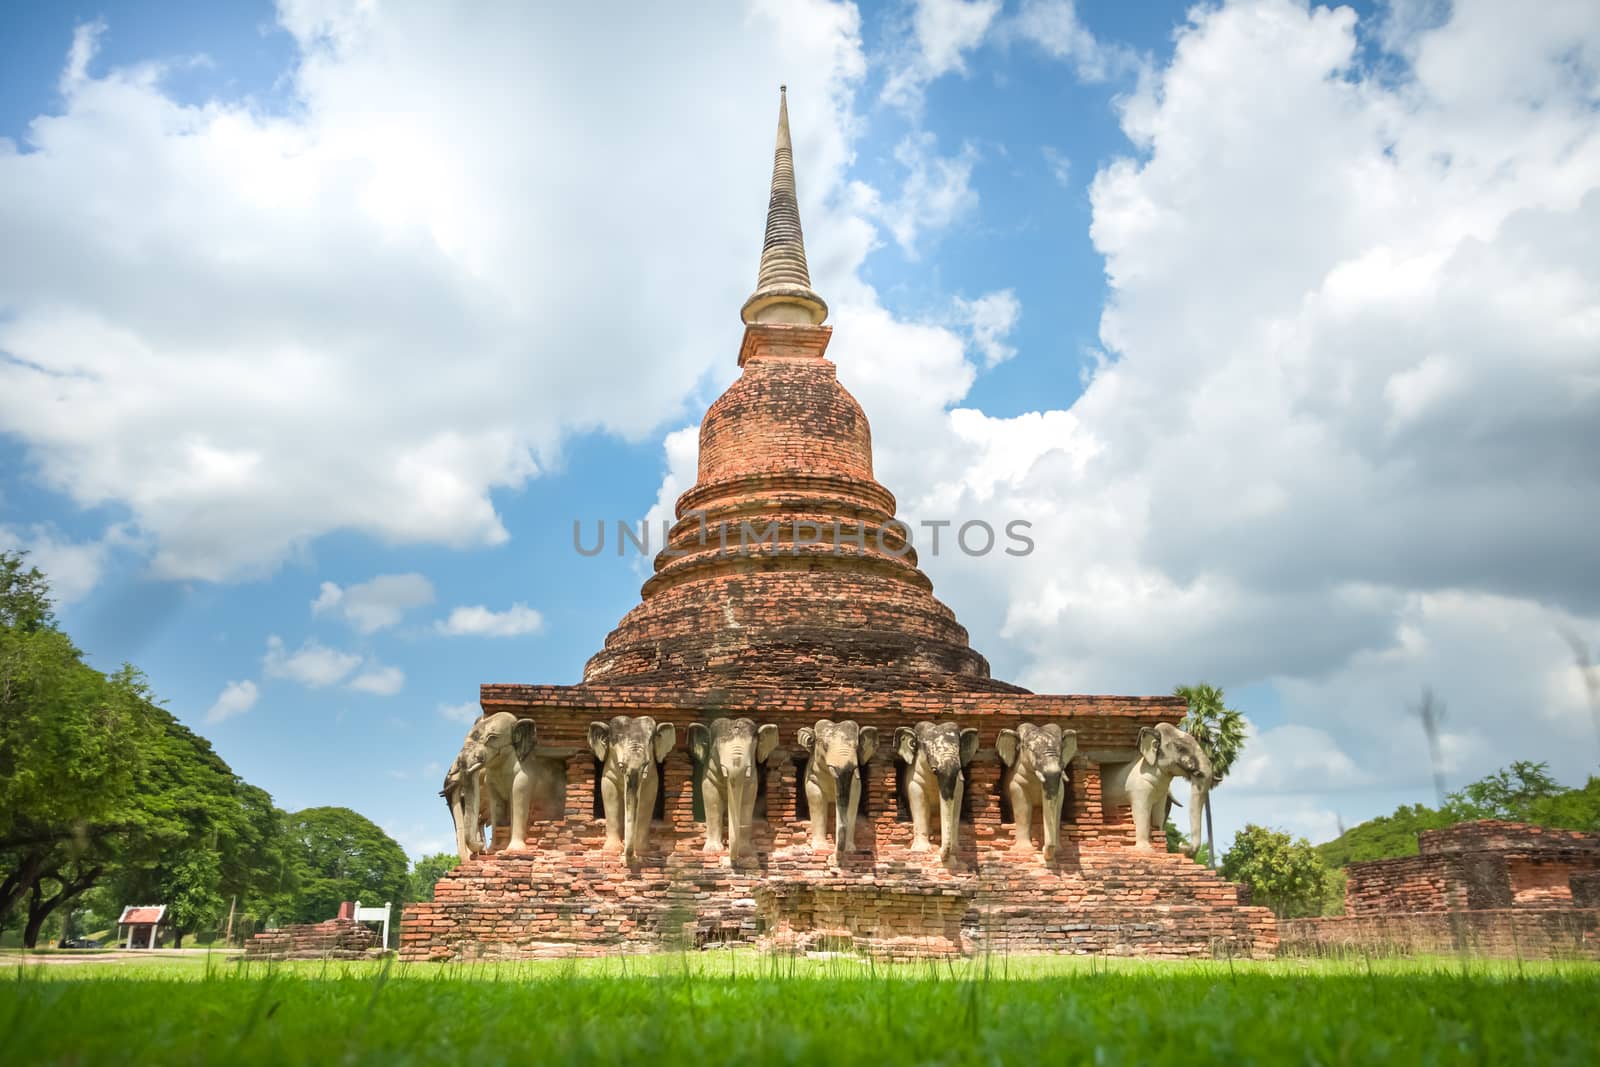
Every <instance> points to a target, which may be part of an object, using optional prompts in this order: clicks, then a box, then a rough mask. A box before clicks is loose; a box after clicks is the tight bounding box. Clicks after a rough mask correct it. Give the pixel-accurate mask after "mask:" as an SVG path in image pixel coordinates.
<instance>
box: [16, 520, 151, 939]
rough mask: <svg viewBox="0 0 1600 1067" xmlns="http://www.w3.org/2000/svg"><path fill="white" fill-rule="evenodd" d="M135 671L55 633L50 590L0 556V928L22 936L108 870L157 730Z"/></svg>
mask: <svg viewBox="0 0 1600 1067" xmlns="http://www.w3.org/2000/svg"><path fill="white" fill-rule="evenodd" d="M141 684H142V682H141V679H139V678H138V676H137V672H135V671H133V670H132V668H124V669H123V670H121V671H119V672H117V673H116V674H114V675H111V676H109V677H108V676H106V675H104V674H101V673H100V672H99V671H96V670H94V669H93V668H92V667H90V666H89V665H88V664H86V663H85V662H84V661H83V655H82V653H81V652H79V651H78V649H77V648H76V647H74V645H73V644H72V641H71V640H70V639H69V638H68V637H67V635H66V634H65V633H63V632H62V631H61V630H60V629H58V628H57V626H56V623H55V614H54V610H53V606H52V604H51V602H50V598H49V584H48V582H47V581H46V580H45V577H44V575H42V574H41V573H40V572H39V570H38V569H37V568H34V567H28V566H26V565H25V561H24V559H23V557H22V556H21V555H20V554H18V553H5V552H0V723H3V724H4V729H0V923H3V922H4V921H6V920H7V919H8V918H9V917H10V915H11V914H12V912H13V911H14V910H15V909H16V908H17V906H18V905H19V904H24V903H25V905H26V919H25V922H24V927H23V939H24V942H25V943H26V944H29V945H30V946H31V945H32V944H34V943H36V942H37V939H38V935H39V931H40V930H41V929H42V927H43V924H44V922H45V920H46V919H47V918H48V917H49V916H50V915H51V914H52V913H53V912H54V911H55V910H56V909H57V908H59V907H61V906H62V905H64V904H68V903H70V902H71V901H72V900H73V899H74V898H76V897H77V896H78V895H80V894H81V893H83V892H84V891H86V890H87V889H89V888H90V887H92V886H93V885H94V884H95V882H96V881H97V880H98V879H99V878H100V877H101V876H102V875H103V874H104V872H105V870H106V867H107V863H108V859H109V853H110V851H111V849H112V847H113V842H114V841H115V839H117V838H119V837H121V836H123V835H126V834H127V833H129V831H130V829H131V828H132V826H133V824H134V820H133V819H131V818H130V817H129V814H128V808H129V807H130V804H131V802H132V799H133V795H134V793H135V791H136V789H137V766H138V761H137V759H136V758H135V756H134V754H135V753H138V752H140V751H142V750H143V749H144V748H145V747H146V746H147V745H148V744H149V742H150V741H151V739H152V738H154V737H155V736H156V735H157V733H158V730H159V727H158V724H157V723H156V722H155V721H154V720H153V719H152V717H151V716H150V715H148V714H147V708H146V704H147V701H146V700H145V694H144V693H143V691H142V689H141Z"/></svg>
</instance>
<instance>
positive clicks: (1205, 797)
mask: <svg viewBox="0 0 1600 1067" xmlns="http://www.w3.org/2000/svg"><path fill="white" fill-rule="evenodd" d="M1210 792H1211V784H1210V783H1209V782H1208V781H1207V780H1206V779H1205V777H1204V776H1202V775H1196V776H1195V777H1193V778H1191V779H1189V843H1188V844H1187V845H1185V846H1184V849H1183V851H1184V854H1185V855H1189V856H1192V855H1194V853H1195V850H1196V849H1198V848H1199V847H1200V817H1201V814H1202V813H1201V809H1202V808H1204V807H1205V806H1206V805H1207V804H1208V803H1210V799H1209V794H1210Z"/></svg>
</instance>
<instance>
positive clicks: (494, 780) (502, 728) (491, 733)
mask: <svg viewBox="0 0 1600 1067" xmlns="http://www.w3.org/2000/svg"><path fill="white" fill-rule="evenodd" d="M537 736H538V730H537V727H535V726H534V724H533V720H532V719H521V718H518V717H517V716H515V715H513V714H511V713H510V712H509V711H501V712H496V713H495V714H493V715H486V716H484V717H483V718H481V719H479V720H478V721H477V722H475V723H473V724H472V729H471V730H469V731H467V737H466V740H465V741H463V742H462V743H461V751H460V752H459V753H457V754H456V758H455V762H453V763H452V764H451V765H450V770H449V771H448V772H447V773H446V774H445V778H444V789H442V790H440V793H439V795H440V796H442V797H444V798H445V803H446V804H448V805H449V806H450V818H451V819H452V820H453V821H454V822H455V827H456V853H457V854H458V855H459V856H460V857H461V858H462V859H463V860H467V859H471V858H472V856H473V854H474V853H477V852H482V851H484V847H483V823H484V820H485V817H487V820H488V822H489V824H490V825H491V826H507V825H509V826H510V827H511V839H510V841H508V842H507V843H506V851H507V852H522V851H525V850H526V849H527V847H528V846H527V844H526V843H525V842H524V841H523V838H524V837H526V836H527V833H528V808H529V805H530V804H531V803H532V801H533V786H534V760H533V748H534V741H535V739H536V738H537ZM484 807H487V808H488V810H487V811H484V810H483V809H484Z"/></svg>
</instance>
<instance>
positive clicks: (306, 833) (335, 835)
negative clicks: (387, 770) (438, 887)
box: [286, 808, 411, 922]
mask: <svg viewBox="0 0 1600 1067" xmlns="http://www.w3.org/2000/svg"><path fill="white" fill-rule="evenodd" d="M288 834H289V839H290V841H291V842H292V845H293V847H294V848H295V850H296V852H297V855H296V857H295V859H296V865H297V867H298V875H299V891H298V892H297V893H295V894H294V899H293V901H292V903H291V904H290V906H289V910H290V912H291V914H289V915H288V916H286V918H287V920H288V921H290V922H320V921H322V920H323V919H331V918H333V917H334V916H335V915H337V914H338V912H339V905H340V903H342V902H343V901H346V900H352V901H353V900H357V899H360V900H362V901H364V902H366V903H368V904H381V903H382V902H383V901H385V900H388V901H393V902H394V903H396V904H398V903H400V902H401V901H403V900H405V899H406V890H407V888H408V887H409V882H410V868H411V864H410V862H409V861H407V859H406V854H405V850H404V849H402V848H401V847H400V846H399V844H398V843H396V842H395V840H394V838H392V837H390V836H389V835H388V834H386V833H384V832H383V831H382V830H381V829H379V828H378V826H377V824H376V823H374V822H372V820H370V819H368V818H366V817H365V816H363V815H359V814H357V813H356V812H353V811H351V810H350V809H349V808H306V809H305V810H304V811H298V812H295V813H294V814H292V815H290V816H289V817H288Z"/></svg>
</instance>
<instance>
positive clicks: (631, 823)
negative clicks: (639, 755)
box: [622, 768, 644, 863]
mask: <svg viewBox="0 0 1600 1067" xmlns="http://www.w3.org/2000/svg"><path fill="white" fill-rule="evenodd" d="M643 784H644V772H643V771H642V770H640V769H638V768H635V769H633V770H630V771H629V772H628V773H627V774H626V775H625V776H624V777H623V781H622V858H623V861H624V862H627V863H632V862H633V857H634V850H635V848H636V846H637V844H638V840H639V818H638V816H639V788H640V786H642V785H643Z"/></svg>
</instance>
